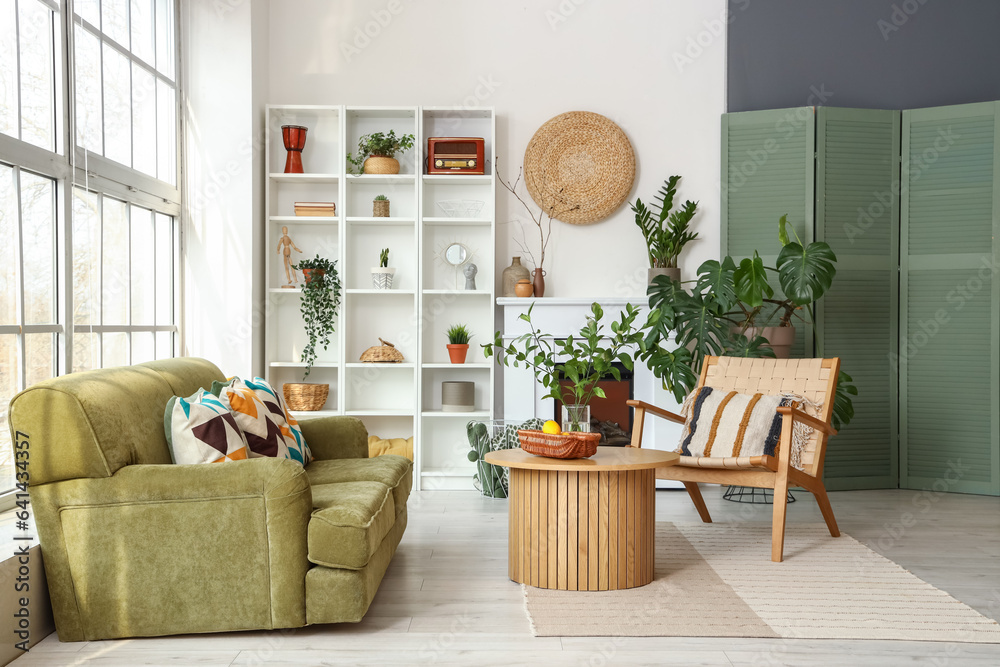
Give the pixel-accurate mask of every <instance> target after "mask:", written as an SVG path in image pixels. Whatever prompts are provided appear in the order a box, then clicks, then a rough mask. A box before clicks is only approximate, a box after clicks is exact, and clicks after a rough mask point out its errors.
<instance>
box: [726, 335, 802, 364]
mask: <svg viewBox="0 0 1000 667" xmlns="http://www.w3.org/2000/svg"><path fill="white" fill-rule="evenodd" d="M737 331H738V330H737ZM744 335H745V336H746V337H747V338H753V337H754V336H763V337H764V338H765V339H766V340H767V342H768V344H769V345H770V346H771V349H772V350H774V356H775V357H777V358H778V359H788V357H789V355H790V354H791V352H792V345H794V344H795V327H749V328H748V329H747V330H746V332H745V333H744Z"/></svg>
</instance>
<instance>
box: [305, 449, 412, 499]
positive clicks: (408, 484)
mask: <svg viewBox="0 0 1000 667" xmlns="http://www.w3.org/2000/svg"><path fill="white" fill-rule="evenodd" d="M306 474H308V475H309V483H310V484H312V485H313V486H314V487H315V486H316V485H317V484H336V483H340V482H381V483H382V484H385V485H386V486H388V487H389V488H391V489H392V499H393V501H394V502H395V504H396V512H397V513H398V512H400V511H401V510H402V509H403V508H404V507H405V506H406V499H407V498H408V497H409V496H410V489H411V488H412V487H413V462H412V461H410V460H409V459H408V458H406V457H403V456H396V455H394V454H386V455H385V456H376V457H375V458H373V459H329V460H325V461H318V460H317V461H313V462H312V463H310V464H309V465H308V466H307V467H306Z"/></svg>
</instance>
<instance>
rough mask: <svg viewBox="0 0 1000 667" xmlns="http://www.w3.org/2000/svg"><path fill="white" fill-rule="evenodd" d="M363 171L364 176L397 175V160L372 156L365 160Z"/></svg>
mask: <svg viewBox="0 0 1000 667" xmlns="http://www.w3.org/2000/svg"><path fill="white" fill-rule="evenodd" d="M364 171H365V173H366V174H398V173H399V160H397V159H396V158H394V157H382V156H381V155H372V156H371V157H369V158H368V159H367V160H365V165H364Z"/></svg>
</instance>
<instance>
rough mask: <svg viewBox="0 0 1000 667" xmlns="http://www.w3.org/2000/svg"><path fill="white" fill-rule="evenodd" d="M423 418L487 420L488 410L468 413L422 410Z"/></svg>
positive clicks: (488, 416)
mask: <svg viewBox="0 0 1000 667" xmlns="http://www.w3.org/2000/svg"><path fill="white" fill-rule="evenodd" d="M420 414H421V415H422V416H424V417H464V418H465V419H467V420H468V419H489V418H490V413H489V411H488V410H472V411H469V412H445V411H444V410H424V411H423V412H421V413H420Z"/></svg>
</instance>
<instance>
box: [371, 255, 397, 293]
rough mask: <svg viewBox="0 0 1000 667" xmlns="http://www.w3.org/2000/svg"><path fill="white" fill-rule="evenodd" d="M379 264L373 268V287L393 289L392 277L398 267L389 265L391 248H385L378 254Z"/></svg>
mask: <svg viewBox="0 0 1000 667" xmlns="http://www.w3.org/2000/svg"><path fill="white" fill-rule="evenodd" d="M378 261H379V264H378V266H376V267H374V268H372V287H374V288H375V289H392V277H393V276H394V275H396V269H394V268H391V267H390V266H389V249H388V248H384V249H383V250H382V252H380V253H379V256H378Z"/></svg>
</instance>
